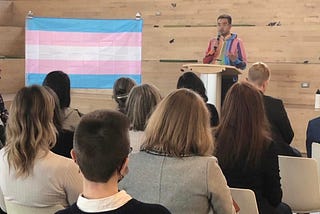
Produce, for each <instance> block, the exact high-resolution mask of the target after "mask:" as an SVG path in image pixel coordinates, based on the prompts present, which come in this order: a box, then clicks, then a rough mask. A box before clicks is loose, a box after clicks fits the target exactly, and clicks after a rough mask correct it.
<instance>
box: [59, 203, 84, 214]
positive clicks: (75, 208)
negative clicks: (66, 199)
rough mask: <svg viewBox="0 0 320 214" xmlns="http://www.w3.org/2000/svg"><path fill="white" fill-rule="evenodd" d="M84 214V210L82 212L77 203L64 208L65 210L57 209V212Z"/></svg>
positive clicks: (61, 213)
mask: <svg viewBox="0 0 320 214" xmlns="http://www.w3.org/2000/svg"><path fill="white" fill-rule="evenodd" d="M73 213H75V214H84V212H82V211H81V210H80V209H79V208H78V206H77V204H76V203H74V204H72V205H71V206H70V207H68V208H66V209H64V210H59V211H57V212H56V213H55V214H73Z"/></svg>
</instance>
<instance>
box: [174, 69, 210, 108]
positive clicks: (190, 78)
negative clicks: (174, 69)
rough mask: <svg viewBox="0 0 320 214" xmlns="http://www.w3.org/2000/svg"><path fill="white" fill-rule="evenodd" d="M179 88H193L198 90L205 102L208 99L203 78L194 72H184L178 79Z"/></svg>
mask: <svg viewBox="0 0 320 214" xmlns="http://www.w3.org/2000/svg"><path fill="white" fill-rule="evenodd" d="M177 88H178V89H179V88H188V89H191V90H192V91H195V92H197V93H198V94H199V95H200V96H201V97H202V98H203V100H204V101H205V102H207V101H208V97H207V95H206V88H205V87H204V84H203V82H202V80H201V79H200V78H199V77H198V76H197V75H196V74H195V73H193V72H185V73H183V74H182V75H181V76H180V77H179V79H178V83H177Z"/></svg>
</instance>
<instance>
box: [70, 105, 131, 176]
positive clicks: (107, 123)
mask: <svg viewBox="0 0 320 214" xmlns="http://www.w3.org/2000/svg"><path fill="white" fill-rule="evenodd" d="M128 130H129V120H128V118H127V117H126V116H125V115H124V114H122V113H120V112H118V111H113V110H97V111H94V112H91V113H88V114H86V115H84V116H83V117H82V118H81V121H80V123H79V125H78V127H77V128H76V131H75V135H74V142H73V148H74V151H75V154H76V158H77V163H78V165H79V167H80V170H81V172H82V173H83V175H84V177H85V178H86V179H88V180H90V181H93V182H107V181H108V180H109V179H110V178H111V176H112V175H113V173H114V172H115V171H116V170H120V168H121V166H122V164H123V163H124V160H125V159H126V157H127V156H128V154H129V150H130V145H129V135H128Z"/></svg>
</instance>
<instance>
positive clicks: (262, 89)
mask: <svg viewBox="0 0 320 214" xmlns="http://www.w3.org/2000/svg"><path fill="white" fill-rule="evenodd" d="M257 88H258V89H259V91H261V93H262V94H264V92H266V90H265V88H264V87H262V86H260V87H259V86H258V87H257Z"/></svg>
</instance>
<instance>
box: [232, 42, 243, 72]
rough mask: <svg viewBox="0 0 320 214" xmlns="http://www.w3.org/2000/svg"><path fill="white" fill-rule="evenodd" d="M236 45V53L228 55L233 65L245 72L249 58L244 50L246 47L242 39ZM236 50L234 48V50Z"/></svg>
mask: <svg viewBox="0 0 320 214" xmlns="http://www.w3.org/2000/svg"><path fill="white" fill-rule="evenodd" d="M234 45H236V47H234V48H235V51H234V52H231V53H229V54H228V56H229V59H230V61H231V65H233V66H235V67H236V68H239V69H241V70H244V69H245V68H246V66H247V56H246V52H245V49H244V45H243V42H242V40H241V39H238V42H236V43H234ZM234 48H232V49H233V50H234Z"/></svg>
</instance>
